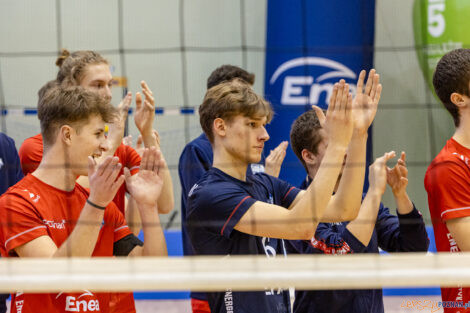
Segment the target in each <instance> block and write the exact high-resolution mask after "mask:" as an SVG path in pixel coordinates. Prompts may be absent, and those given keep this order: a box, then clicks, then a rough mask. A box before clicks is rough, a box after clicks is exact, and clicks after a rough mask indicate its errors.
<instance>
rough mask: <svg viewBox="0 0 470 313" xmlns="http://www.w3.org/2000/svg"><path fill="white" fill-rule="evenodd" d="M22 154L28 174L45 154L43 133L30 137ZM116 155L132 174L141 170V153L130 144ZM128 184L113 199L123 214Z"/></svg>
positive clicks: (121, 147) (23, 167)
mask: <svg viewBox="0 0 470 313" xmlns="http://www.w3.org/2000/svg"><path fill="white" fill-rule="evenodd" d="M18 154H19V155H20V162H21V168H22V169H23V173H24V175H25V176H26V175H27V174H29V173H32V172H34V171H35V170H36V169H37V168H38V166H39V163H41V160H42V154H43V140H42V135H41V134H38V135H36V136H33V137H29V138H28V139H26V140H25V141H23V144H22V145H21V147H20V150H19V151H18ZM114 155H115V156H117V157H118V158H119V162H120V163H121V164H122V166H123V168H124V167H127V168H128V169H129V170H130V171H131V174H132V175H134V174H136V173H137V172H138V171H139V165H140V160H141V158H140V155H139V154H138V153H137V152H136V151H135V150H134V149H133V148H132V147H130V146H127V145H124V144H121V145H120V146H119V147H118V148H117V149H116V152H115V153H114ZM123 173H124V170H121V173H120V175H122V174H123ZM126 191H127V189H126V184H122V186H121V187H120V188H119V190H118V192H117V193H116V196H115V197H114V199H113V202H114V203H115V204H116V205H117V207H118V208H119V210H120V211H121V213H122V214H123V215H125V196H126Z"/></svg>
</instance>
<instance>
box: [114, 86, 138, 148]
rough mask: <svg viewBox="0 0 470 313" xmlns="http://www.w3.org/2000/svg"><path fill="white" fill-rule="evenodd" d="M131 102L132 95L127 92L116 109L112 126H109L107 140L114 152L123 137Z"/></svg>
mask: <svg viewBox="0 0 470 313" xmlns="http://www.w3.org/2000/svg"><path fill="white" fill-rule="evenodd" d="M131 102H132V93H131V92H128V93H127V95H126V96H125V97H124V99H122V101H121V102H120V103H119V105H118V107H117V114H116V117H115V119H114V122H113V123H112V124H109V130H108V140H109V142H110V144H111V147H110V150H112V152H113V153H114V151H115V150H116V149H117V147H119V145H120V144H121V141H122V139H123V138H122V137H123V136H124V128H125V126H126V119H127V115H128V114H129V108H130V106H131Z"/></svg>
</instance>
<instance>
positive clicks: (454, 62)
mask: <svg viewBox="0 0 470 313" xmlns="http://www.w3.org/2000/svg"><path fill="white" fill-rule="evenodd" d="M432 83H433V85H434V90H435V91H436V94H437V96H438V97H439V99H440V100H441V101H442V103H443V104H444V106H445V108H446V109H447V111H449V113H450V115H452V118H453V119H454V124H455V127H458V126H459V125H460V114H459V109H458V107H457V106H456V105H455V104H454V103H453V102H452V101H451V100H450V96H451V95H452V93H454V92H457V93H460V94H462V95H466V96H470V92H469V88H468V87H469V86H468V84H469V83H470V49H456V50H453V51H450V52H448V53H446V54H445V55H444V56H443V57H442V58H441V60H440V61H439V63H437V66H436V70H435V72H434V76H433V79H432Z"/></svg>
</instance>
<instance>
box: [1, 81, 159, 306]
mask: <svg viewBox="0 0 470 313" xmlns="http://www.w3.org/2000/svg"><path fill="white" fill-rule="evenodd" d="M114 114H115V109H114V108H113V107H112V105H111V104H110V103H109V100H108V99H105V98H103V97H101V96H99V95H97V94H96V93H93V92H89V91H85V90H84V89H83V88H82V87H71V88H69V89H63V88H60V87H54V88H51V89H50V90H49V91H48V92H47V93H46V95H45V96H44V97H43V98H42V99H41V102H40V103H39V105H38V117H39V120H40V123H41V134H42V137H43V142H44V155H43V158H42V161H41V163H40V165H39V167H38V168H37V169H36V170H35V171H34V172H33V173H32V174H31V175H28V176H26V177H25V178H24V179H22V180H21V181H20V182H19V183H17V184H16V185H15V186H13V187H12V188H10V189H9V190H8V191H7V192H6V193H5V194H4V195H3V196H2V197H1V198H0V220H2V221H8V223H2V224H1V227H0V243H1V247H0V251H1V253H2V256H4V257H20V258H27V257H48V258H49V257H90V256H112V255H116V256H126V255H143V256H155V255H166V244H165V240H164V237H163V231H162V228H161V226H160V221H159V217H158V211H157V202H158V201H157V199H158V197H159V195H160V193H161V190H162V185H163V179H162V177H161V176H162V174H161V172H160V170H161V167H162V166H164V163H163V161H162V159H161V154H160V153H159V152H158V151H157V150H156V149H155V148H154V147H152V148H151V149H150V150H148V149H147V150H146V151H145V152H144V154H143V157H142V161H141V165H140V171H139V172H138V173H137V174H136V175H133V176H132V175H131V174H130V171H129V169H124V175H120V171H121V169H122V165H121V164H120V163H119V159H118V158H117V157H112V156H108V157H107V158H105V159H104V160H103V161H102V162H101V163H100V164H99V165H98V164H97V163H96V160H95V159H96V158H99V157H100V156H101V155H102V153H103V152H104V151H106V150H107V149H108V141H107V140H106V139H105V136H104V128H105V122H110V121H112V119H113V115H114ZM70 164H74V165H75V166H70ZM80 175H87V176H88V178H89V181H90V183H89V185H90V188H89V191H87V189H85V188H83V187H82V186H80V185H79V184H76V177H77V176H80ZM124 180H125V182H126V184H127V187H128V190H129V192H130V193H131V195H132V196H133V198H134V199H135V201H136V204H137V206H138V209H139V212H140V214H141V218H142V221H143V225H144V227H143V231H144V236H145V244H142V242H141V241H140V240H139V239H138V238H137V237H135V236H134V235H133V234H132V233H131V231H130V230H129V228H128V227H127V225H126V222H125V220H124V217H123V215H122V214H121V213H120V212H119V210H118V208H117V207H116V205H115V204H114V203H113V202H112V199H113V198H114V196H115V194H116V192H117V190H118V189H119V187H120V186H121V185H122V183H123V182H124ZM108 305H109V293H92V292H89V291H83V292H82V293H67V292H64V293H58V294H43V293H41V294H28V293H22V292H18V293H17V294H15V295H12V301H11V310H12V312H23V313H27V312H65V311H74V312H87V311H98V312H109V307H108Z"/></svg>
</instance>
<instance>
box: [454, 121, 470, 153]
mask: <svg viewBox="0 0 470 313" xmlns="http://www.w3.org/2000/svg"><path fill="white" fill-rule="evenodd" d="M452 138H454V139H455V140H456V141H457V142H458V143H459V144H461V145H462V146H464V147H465V148H468V149H470V116H469V115H468V114H462V115H461V116H460V125H459V127H457V129H456V130H455V133H454V135H453V136H452Z"/></svg>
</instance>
